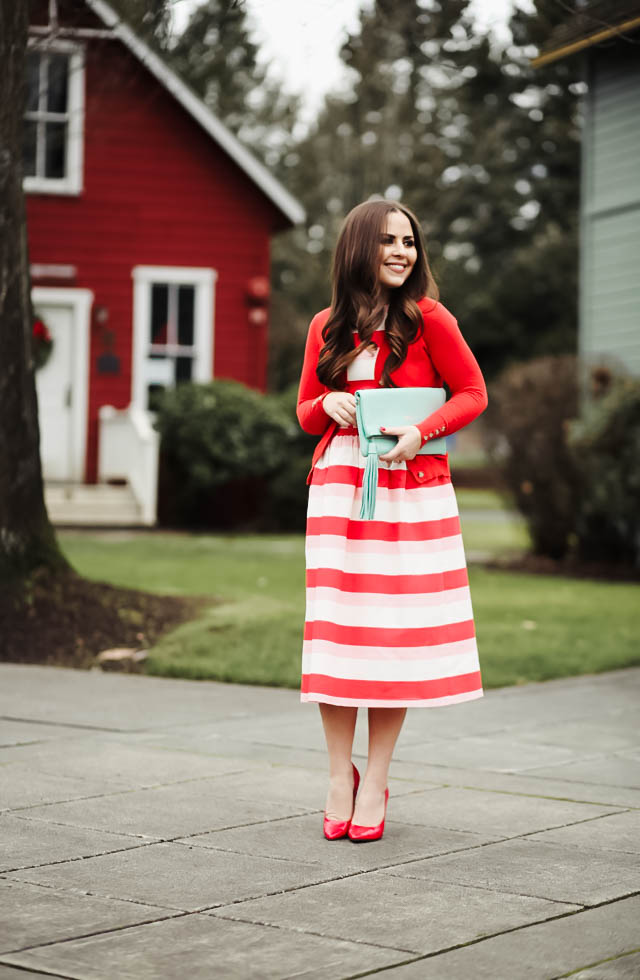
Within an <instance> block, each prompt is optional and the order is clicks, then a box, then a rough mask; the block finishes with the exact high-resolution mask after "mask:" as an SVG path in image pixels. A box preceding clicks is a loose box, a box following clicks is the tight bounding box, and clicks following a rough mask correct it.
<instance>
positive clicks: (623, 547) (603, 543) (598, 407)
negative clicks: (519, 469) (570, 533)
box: [568, 378, 640, 565]
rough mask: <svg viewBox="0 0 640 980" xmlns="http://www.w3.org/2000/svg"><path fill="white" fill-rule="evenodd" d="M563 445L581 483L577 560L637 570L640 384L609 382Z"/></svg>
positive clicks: (639, 547)
mask: <svg viewBox="0 0 640 980" xmlns="http://www.w3.org/2000/svg"><path fill="white" fill-rule="evenodd" d="M568 444H569V446H570V449H571V452H572V453H573V456H574V459H575V465H576V466H577V467H578V468H579V471H580V474H581V479H582V491H581V494H580V496H579V499H578V507H577V512H576V521H575V533H576V538H577V550H578V553H579V555H580V557H581V558H583V559H585V560H594V561H602V560H604V561H617V562H628V563H631V564H635V565H640V381H639V380H637V379H635V378H616V379H612V381H611V384H610V387H609V390H608V391H606V393H604V394H603V395H602V396H601V397H598V398H593V399H591V400H590V401H589V402H588V403H587V404H586V405H585V407H584V410H583V412H582V414H581V417H580V419H578V420H576V421H575V422H573V423H572V424H571V427H570V430H569V433H568Z"/></svg>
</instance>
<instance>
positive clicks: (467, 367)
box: [418, 303, 487, 442]
mask: <svg viewBox="0 0 640 980" xmlns="http://www.w3.org/2000/svg"><path fill="white" fill-rule="evenodd" d="M424 339H425V343H426V345H427V350H428V352H429V356H430V358H431V361H432V363H433V366H434V367H435V369H436V371H437V372H438V374H439V375H440V377H441V378H442V379H443V381H446V383H447V385H448V386H449V388H450V390H451V398H449V400H448V401H447V402H445V404H444V405H443V406H442V408H440V409H438V411H437V412H432V414H431V415H429V416H427V418H426V419H424V421H423V422H420V424H419V425H418V429H419V430H420V435H421V436H422V441H423V442H426V441H427V440H428V439H429V436H430V434H433V436H436V435H442V434H443V433H444V434H445V435H446V434H449V435H451V434H452V433H453V432H456V431H457V430H458V429H461V428H462V427H463V426H465V425H468V424H469V422H472V421H473V419H475V418H476V417H477V416H478V415H480V413H481V412H484V410H485V408H486V407H487V388H486V385H485V383H484V378H483V377H482V372H481V371H480V368H479V366H478V362H477V361H476V359H475V357H474V356H473V353H472V351H471V348H470V347H469V345H468V344H467V342H466V341H465V339H464V337H463V336H462V334H461V332H460V328H459V327H458V321H457V320H456V318H455V317H454V316H452V314H451V313H449V311H448V310H447V309H446V308H445V307H444V306H443V305H442V304H441V303H438V305H437V307H436V309H435V310H434V311H432V312H427V313H425V333H424Z"/></svg>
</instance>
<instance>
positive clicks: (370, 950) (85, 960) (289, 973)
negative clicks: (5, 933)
mask: <svg viewBox="0 0 640 980" xmlns="http://www.w3.org/2000/svg"><path fill="white" fill-rule="evenodd" d="M405 958H406V954H404V953H402V952H401V951H395V950H389V949H385V948H383V947H380V946H378V945H367V944H366V943H362V942H342V941H336V940H334V939H325V938H323V937H321V936H314V935H305V934H301V933H298V932H291V931H285V930H283V929H269V928H265V927H264V926H261V925H253V924H248V923H244V922H231V921H229V920H224V919H216V918H214V917H213V916H211V915H188V916H181V917H180V918H177V919H171V920H168V921H164V922H158V923H153V924H151V925H147V926H137V927H134V928H131V929H126V930H120V931H118V932H113V933H110V934H109V935H105V936H94V937H92V938H89V939H77V940H73V941H70V942H65V943H64V944H55V945H53V946H46V947H42V948H40V949H32V950H29V951H28V952H23V953H18V954H13V955H10V956H4V957H3V960H4V961H5V962H6V963H16V964H20V965H24V966H26V967H41V968H46V969H54V970H55V969H59V970H61V971H64V975H65V976H72V977H78V978H82V980H114V978H116V977H117V978H118V980H158V978H160V977H162V978H167V980H175V978H176V977H188V978H189V980H212V977H221V978H222V977H224V980H247V978H248V977H259V978H260V980H282V978H284V977H304V978H305V980H336V978H337V977H349V976H353V975H354V974H360V973H361V972H364V971H368V970H375V969H376V968H377V969H380V968H383V967H385V966H388V965H391V964H393V963H398V962H401V961H402V960H403V959H405Z"/></svg>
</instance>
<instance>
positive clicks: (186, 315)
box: [133, 266, 216, 411]
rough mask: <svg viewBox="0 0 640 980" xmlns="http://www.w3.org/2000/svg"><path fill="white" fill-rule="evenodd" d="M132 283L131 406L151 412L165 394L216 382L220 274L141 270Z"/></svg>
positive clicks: (207, 270) (136, 270) (208, 270)
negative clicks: (216, 305)
mask: <svg viewBox="0 0 640 980" xmlns="http://www.w3.org/2000/svg"><path fill="white" fill-rule="evenodd" d="M133 277H134V365H133V401H134V403H135V404H136V405H138V406H139V407H141V408H145V409H149V410H151V411H153V410H154V409H155V408H156V405H157V399H158V394H159V393H160V392H162V391H163V390H164V389H165V388H167V387H171V388H172V387H174V386H175V385H178V384H180V383H181V382H185V381H209V380H210V379H211V377H212V368H213V363H212V362H213V285H214V282H215V277H216V274H215V272H214V270H213V269H184V268H154V267H150V266H139V267H137V268H136V269H134V270H133Z"/></svg>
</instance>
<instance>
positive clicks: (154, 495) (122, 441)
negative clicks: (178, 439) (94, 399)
mask: <svg viewBox="0 0 640 980" xmlns="http://www.w3.org/2000/svg"><path fill="white" fill-rule="evenodd" d="M99 417H100V433H99V452H98V480H99V482H100V483H106V482H108V481H109V480H126V481H127V483H128V484H129V486H130V487H131V490H132V492H133V495H134V497H135V498H136V501H137V503H138V506H139V507H140V513H141V517H142V523H143V524H155V523H156V505H157V499H158V451H159V442H160V439H159V434H158V433H157V432H156V430H155V429H154V428H153V426H152V424H151V422H152V416H151V415H150V414H149V412H145V411H144V410H143V409H141V408H134V407H133V406H132V405H130V406H129V408H125V409H117V408H114V407H113V405H103V406H102V407H101V408H100V412H99Z"/></svg>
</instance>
